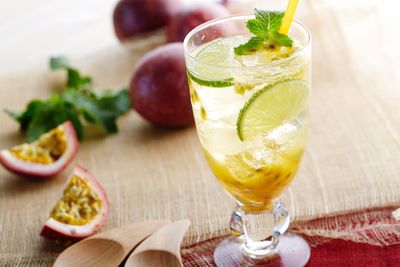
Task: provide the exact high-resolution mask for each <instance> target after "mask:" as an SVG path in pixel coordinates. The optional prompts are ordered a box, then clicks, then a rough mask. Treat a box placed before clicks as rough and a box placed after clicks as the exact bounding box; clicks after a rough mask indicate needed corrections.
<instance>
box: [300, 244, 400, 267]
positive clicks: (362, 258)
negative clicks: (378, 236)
mask: <svg viewBox="0 0 400 267" xmlns="http://www.w3.org/2000/svg"><path fill="white" fill-rule="evenodd" d="M320 266H329V267H331V266H332V267H336V266H341V267H342V266H343V267H344V266H351V267H358V266H362V267H392V266H393V267H395V266H400V244H399V245H391V246H386V247H378V246H372V245H368V244H361V243H355V242H351V241H344V240H340V239H334V240H331V241H329V242H327V243H324V244H322V245H320V246H318V247H317V248H313V249H312V251H311V259H310V261H309V263H308V264H307V267H320Z"/></svg>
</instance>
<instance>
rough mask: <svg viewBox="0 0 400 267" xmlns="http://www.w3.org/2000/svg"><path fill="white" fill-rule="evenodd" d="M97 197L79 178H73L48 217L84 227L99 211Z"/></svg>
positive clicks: (99, 203) (100, 204) (98, 199)
mask: <svg viewBox="0 0 400 267" xmlns="http://www.w3.org/2000/svg"><path fill="white" fill-rule="evenodd" d="M101 207H102V202H101V200H100V198H99V196H98V195H97V194H96V193H95V192H94V191H93V190H92V189H91V188H90V187H89V186H88V184H87V183H86V181H85V180H84V179H82V178H81V177H79V176H76V175H75V176H73V177H72V178H71V180H70V182H69V183H68V185H67V187H66V188H65V190H64V195H63V196H62V198H61V199H60V200H59V201H58V202H57V204H56V205H55V206H54V208H53V210H52V211H51V213H50V217H51V218H53V219H54V220H57V221H59V222H62V223H65V224H70V225H84V224H87V223H88V222H90V221H91V220H92V219H93V218H94V217H95V216H96V215H97V214H98V213H99V211H100V209H101Z"/></svg>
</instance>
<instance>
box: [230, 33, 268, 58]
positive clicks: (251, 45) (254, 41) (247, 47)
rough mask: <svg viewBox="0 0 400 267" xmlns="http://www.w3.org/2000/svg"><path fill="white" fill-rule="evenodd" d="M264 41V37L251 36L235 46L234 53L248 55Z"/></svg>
mask: <svg viewBox="0 0 400 267" xmlns="http://www.w3.org/2000/svg"><path fill="white" fill-rule="evenodd" d="M263 43H264V39H263V38H260V37H252V38H251V39H250V40H249V41H248V42H247V43H245V44H241V45H239V46H238V47H235V48H234V50H235V54H236V55H248V54H251V53H253V52H255V51H256V50H257V49H258V48H259V47H261V46H262V45H263Z"/></svg>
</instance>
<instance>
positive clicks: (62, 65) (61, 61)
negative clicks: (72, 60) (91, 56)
mask: <svg viewBox="0 0 400 267" xmlns="http://www.w3.org/2000/svg"><path fill="white" fill-rule="evenodd" d="M49 65H50V69H51V70H59V69H68V68H69V67H70V64H69V60H68V59H67V58H65V57H51V58H50V62H49Z"/></svg>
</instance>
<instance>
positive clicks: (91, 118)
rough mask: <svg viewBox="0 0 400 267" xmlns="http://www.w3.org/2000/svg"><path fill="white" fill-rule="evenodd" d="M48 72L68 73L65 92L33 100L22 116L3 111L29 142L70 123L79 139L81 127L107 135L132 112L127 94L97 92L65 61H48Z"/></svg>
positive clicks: (80, 137) (81, 132)
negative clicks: (95, 128) (89, 125)
mask: <svg viewBox="0 0 400 267" xmlns="http://www.w3.org/2000/svg"><path fill="white" fill-rule="evenodd" d="M50 69H52V70H59V69H64V70H66V71H67V80H66V84H65V88H64V90H63V91H62V92H61V93H55V92H54V93H53V94H52V95H51V97H50V98H48V99H44V100H42V99H34V100H32V101H31V102H29V103H28V105H27V106H26V108H25V111H23V112H15V111H10V110H5V111H6V113H8V114H9V115H10V116H11V117H12V118H13V119H15V120H17V121H18V122H19V123H20V125H21V130H24V131H26V135H27V138H28V141H33V140H35V139H37V138H38V137H39V136H40V135H42V134H43V133H46V132H48V131H49V130H51V129H53V128H55V127H57V126H58V125H60V124H61V123H63V122H65V121H67V120H69V121H71V122H72V124H73V125H74V128H75V131H76V133H77V135H78V138H79V139H80V140H81V139H82V137H83V128H84V127H83V125H84V124H85V123H94V124H98V125H100V126H101V127H102V128H103V129H104V130H105V131H106V132H107V133H115V132H117V131H118V127H117V124H116V120H117V118H118V117H119V116H121V115H122V114H124V113H126V112H127V111H129V110H130V109H131V103H130V100H129V95H128V90H127V89H126V88H122V89H120V90H116V91H114V90H113V91H103V92H96V91H94V90H93V87H92V78H91V77H89V76H83V75H81V74H80V72H79V71H78V70H77V69H75V68H73V67H71V66H70V64H69V62H68V60H67V59H66V58H64V57H56V58H51V59H50Z"/></svg>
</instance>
